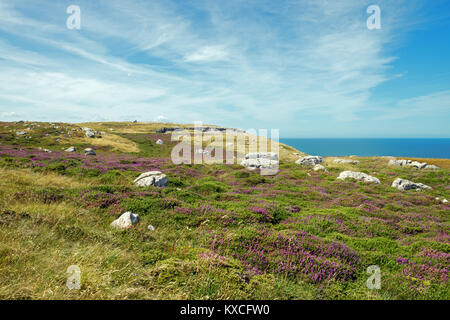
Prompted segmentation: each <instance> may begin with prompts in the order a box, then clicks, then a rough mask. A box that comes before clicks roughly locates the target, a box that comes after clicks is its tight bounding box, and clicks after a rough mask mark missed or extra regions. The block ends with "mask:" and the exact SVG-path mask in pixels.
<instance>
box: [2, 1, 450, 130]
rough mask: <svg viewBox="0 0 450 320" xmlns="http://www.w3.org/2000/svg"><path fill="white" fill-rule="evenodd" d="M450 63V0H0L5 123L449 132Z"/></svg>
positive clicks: (3, 114) (3, 113)
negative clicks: (74, 12)
mask: <svg viewBox="0 0 450 320" xmlns="http://www.w3.org/2000/svg"><path fill="white" fill-rule="evenodd" d="M374 4H375V5H378V6H379V7H380V9H381V29H375V30H368V28H367V26H366V20H367V18H368V17H369V14H367V13H366V9H367V7H368V6H369V5H374ZM70 5H78V6H79V7H80V8H81V29H80V30H70V29H68V28H67V27H66V20H67V18H68V17H69V14H67V13H66V9H67V7H68V6H70ZM449 57H450V2H449V1H446V0H433V1H424V0H408V1H400V0H389V1H363V0H354V1H350V0H346V1H331V0H330V1H320V0H297V1H294V0H288V1H273V0H270V1H265V0H242V1H236V0H227V1H218V0H209V1H200V0H193V1H181V0H178V1H170V0H162V1H159V0H146V1H144V0H135V1H116V0H107V1H106V0H104V1H102V0H99V1H92V0H89V1H75V0H70V1H61V0H59V1H54V0H53V1H43V0H39V1H31V0H27V1H25V0H24V1H22V0H0V71H1V72H0V121H13V120H36V121H68V122H81V121H108V120H117V121H118V120H121V121H124V120H134V119H137V120H140V121H168V122H177V123H188V122H189V123H192V122H194V121H202V122H203V123H210V124H218V125H223V126H229V127H237V128H243V129H248V128H255V129H259V128H267V129H280V136H281V137H450V125H449V120H450V117H449V116H450V111H449V110H450V58H449Z"/></svg>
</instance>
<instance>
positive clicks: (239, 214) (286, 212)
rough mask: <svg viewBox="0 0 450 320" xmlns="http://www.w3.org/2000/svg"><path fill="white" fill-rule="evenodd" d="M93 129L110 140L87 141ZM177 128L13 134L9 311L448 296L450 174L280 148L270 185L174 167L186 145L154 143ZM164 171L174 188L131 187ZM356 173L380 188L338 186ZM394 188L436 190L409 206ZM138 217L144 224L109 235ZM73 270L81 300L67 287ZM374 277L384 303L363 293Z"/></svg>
mask: <svg viewBox="0 0 450 320" xmlns="http://www.w3.org/2000/svg"><path fill="white" fill-rule="evenodd" d="M84 126H87V127H90V128H93V129H95V130H97V131H99V132H104V133H103V134H102V137H101V138H86V137H85V136H84V133H83V132H82V130H81V129H80V128H81V127H84ZM168 126H171V125H169V124H150V123H86V124H77V125H75V124H62V123H59V124H53V125H51V124H48V123H0V207H1V208H0V299H449V298H450V294H449V284H448V267H449V262H450V242H449V239H450V237H449V212H450V211H449V209H450V206H449V205H448V203H442V202H441V199H442V198H446V199H450V192H449V190H450V184H449V182H450V181H449V180H450V175H449V174H450V165H449V164H450V160H441V159H440V160H437V161H439V163H436V164H438V165H439V166H441V167H442V169H441V170H437V171H431V170H416V169H412V168H400V167H389V166H388V165H387V163H388V161H389V159H386V158H356V157H355V158H353V159H357V160H359V161H360V164H359V165H349V164H335V163H333V162H332V160H333V158H328V159H325V163H324V166H325V167H327V169H328V172H314V171H313V170H312V169H311V168H308V167H303V166H300V165H297V164H295V163H294V160H295V159H296V158H297V156H296V155H295V154H302V153H301V152H300V151H298V150H295V149H293V148H291V147H289V146H285V145H282V146H283V148H281V149H280V152H281V160H282V161H281V164H280V172H279V174H277V175H276V176H261V175H259V174H258V173H257V172H251V171H248V170H246V169H244V168H243V167H241V166H239V165H223V164H216V165H174V164H173V163H172V162H171V161H170V150H171V148H172V146H173V145H174V144H175V143H176V142H173V141H170V134H161V133H155V130H156V129H158V128H160V127H168ZM173 126H178V125H173ZM187 127H189V125H187ZM18 132H19V133H20V134H18ZM22 132H25V134H21V133H22ZM157 139H162V140H163V142H164V143H163V145H157V144H156V140H157ZM70 146H75V147H76V148H77V152H75V153H68V152H64V151H63V150H64V149H66V148H68V147H70ZM87 147H91V148H93V149H95V152H96V153H97V155H96V156H85V155H84V154H83V152H82V150H83V149H84V148H87ZM38 148H42V149H49V150H50V151H52V152H46V151H44V150H42V149H38ZM421 160H422V161H423V159H421ZM427 161H428V160H427ZM428 162H429V163H435V162H433V160H429V161H428ZM156 169H157V170H160V171H162V172H164V173H165V174H166V175H167V176H168V177H169V186H168V187H167V188H155V187H147V188H139V187H136V186H134V185H133V180H134V179H135V178H136V177H137V176H138V175H139V174H140V173H142V172H146V171H150V170H156ZM343 170H355V171H361V172H365V173H368V174H370V175H373V176H375V177H378V178H379V179H380V181H381V184H380V185H376V184H365V183H361V182H357V181H339V180H336V177H337V176H338V175H339V173H340V172H341V171H343ZM396 177H401V178H405V179H409V180H412V181H416V182H422V183H425V184H427V185H429V186H431V187H432V188H433V189H432V190H426V191H420V192H417V191H404V192H402V191H399V190H397V189H394V188H392V187H391V183H392V181H393V180H394V179H395V178H396ZM436 197H439V198H440V200H436ZM125 211H132V212H133V213H136V214H139V216H140V218H141V220H140V222H139V223H138V224H137V225H136V226H134V227H133V228H131V229H127V230H124V231H118V230H115V229H112V228H111V226H110V223H111V222H112V221H113V220H114V219H116V218H117V217H118V216H120V214H121V213H123V212H125ZM148 225H152V226H154V228H155V230H149V229H148V228H147V227H148ZM70 265H78V266H79V267H80V269H81V289H80V290H69V289H68V288H67V287H66V279H67V276H68V275H67V274H66V269H67V268H68V267H69V266H70ZM370 265H378V266H379V267H380V269H381V289H379V290H369V289H368V288H367V287H366V281H367V279H368V277H369V276H370V275H368V274H367V273H366V269H367V267H368V266H370Z"/></svg>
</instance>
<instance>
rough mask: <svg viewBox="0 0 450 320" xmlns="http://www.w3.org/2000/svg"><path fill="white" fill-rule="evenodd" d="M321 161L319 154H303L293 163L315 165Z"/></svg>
mask: <svg viewBox="0 0 450 320" xmlns="http://www.w3.org/2000/svg"><path fill="white" fill-rule="evenodd" d="M322 162H323V159H322V157H320V156H305V157H301V158H299V159H298V160H297V161H295V163H297V164H301V165H303V166H315V165H316V164H320V163H322Z"/></svg>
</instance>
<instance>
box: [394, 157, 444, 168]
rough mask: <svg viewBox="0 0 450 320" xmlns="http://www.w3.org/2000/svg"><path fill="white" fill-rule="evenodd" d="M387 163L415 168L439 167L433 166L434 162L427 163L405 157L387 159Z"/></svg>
mask: <svg viewBox="0 0 450 320" xmlns="http://www.w3.org/2000/svg"><path fill="white" fill-rule="evenodd" d="M388 165H390V166H399V167H413V168H416V169H433V170H439V169H440V168H439V167H438V166H435V165H434V164H428V163H426V162H418V161H412V160H406V159H400V160H397V159H391V160H389V163H388Z"/></svg>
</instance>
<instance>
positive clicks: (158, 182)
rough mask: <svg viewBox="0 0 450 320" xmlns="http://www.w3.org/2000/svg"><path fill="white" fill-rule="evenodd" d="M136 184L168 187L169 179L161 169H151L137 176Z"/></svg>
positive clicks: (139, 185)
mask: <svg viewBox="0 0 450 320" xmlns="http://www.w3.org/2000/svg"><path fill="white" fill-rule="evenodd" d="M134 184H135V185H136V186H138V187H149V186H155V187H167V185H168V184H169V179H168V178H167V176H166V175H165V174H163V173H162V172H161V171H149V172H145V173H143V174H141V175H140V176H139V177H137V178H136V179H135V180H134Z"/></svg>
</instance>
